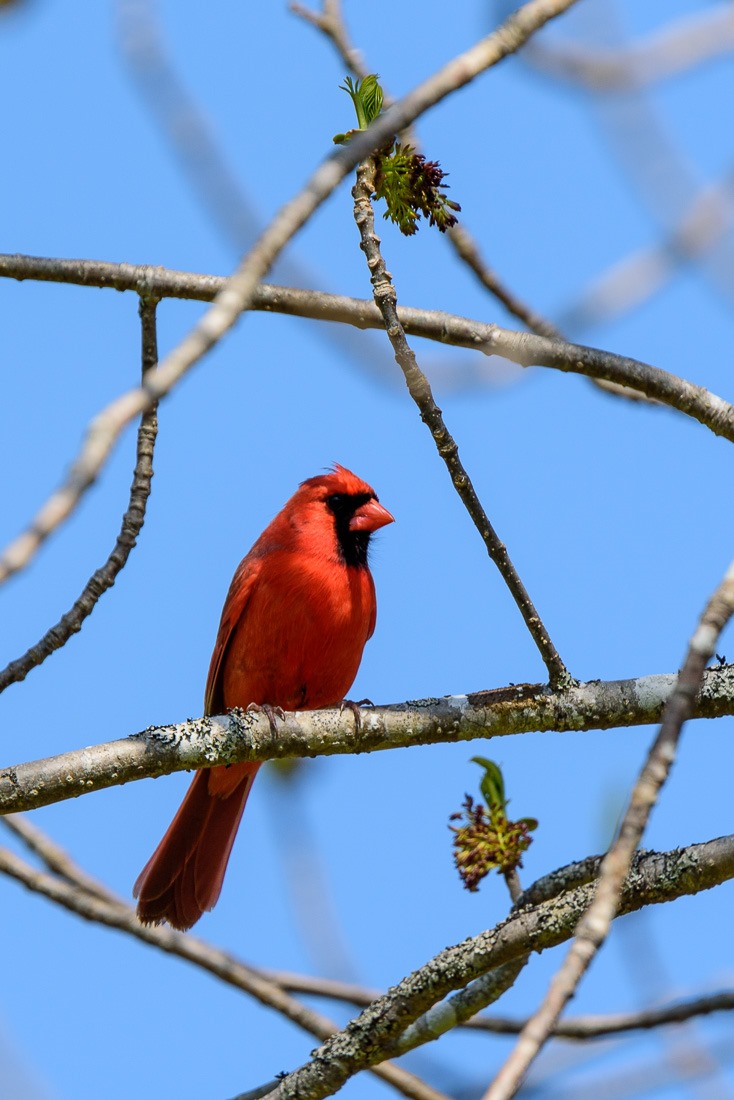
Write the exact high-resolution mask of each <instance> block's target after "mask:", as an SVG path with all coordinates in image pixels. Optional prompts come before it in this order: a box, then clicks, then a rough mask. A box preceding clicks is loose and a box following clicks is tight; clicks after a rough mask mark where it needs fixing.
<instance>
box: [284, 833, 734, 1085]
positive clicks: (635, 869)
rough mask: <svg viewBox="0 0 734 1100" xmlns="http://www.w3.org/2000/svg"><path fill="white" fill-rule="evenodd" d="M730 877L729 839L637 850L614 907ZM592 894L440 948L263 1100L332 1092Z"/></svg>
mask: <svg viewBox="0 0 734 1100" xmlns="http://www.w3.org/2000/svg"><path fill="white" fill-rule="evenodd" d="M733 876H734V837H726V838H721V839H720V840H716V841H711V842H709V844H703V845H692V846H691V847H690V848H686V849H684V850H683V851H678V852H666V853H650V852H638V853H637V854H636V856H635V857H634V859H633V864H632V870H631V871H630V874H629V875H628V877H627V880H626V883H625V888H624V892H623V894H622V899H621V904H620V907H619V910H618V913H619V914H622V913H627V912H632V911H633V910H636V909H638V908H641V907H642V906H643V905H646V904H650V903H651V902H652V903H660V902H662V901H663V900H672V898H673V896H682V892H689V891H691V890H692V892H694V893H695V892H698V891H699V890H700V889H702V888H703V889H705V888H707V887H709V886H714V885H718V884H719V883H720V882H723V881H725V880H726V879H728V878H731V877H733ZM673 883H675V885H673ZM684 884H685V885H684ZM593 894H594V886H592V885H587V886H581V887H578V888H577V889H575V890H572V891H570V892H569V893H567V894H564V895H563V896H562V897H561V898H558V899H553V900H552V901H547V902H543V903H542V904H541V905H539V906H536V907H531V908H530V909H521V910H519V911H518V912H516V913H513V914H511V915H510V916H509V917H508V918H507V920H506V921H504V922H503V923H502V924H499V925H498V926H497V927H496V928H494V929H491V930H489V931H487V932H483V933H481V935H479V936H476V937H474V938H473V939H469V940H465V941H464V942H463V943H461V944H457V945H456V946H455V947H448V948H446V949H445V950H444V951H441V952H440V953H439V954H438V955H436V956H435V957H434V958H433V959H432V960H431V961H430V962H429V963H427V964H426V965H425V966H423V967H421V968H420V970H416V971H414V972H413V973H412V974H410V975H409V976H408V977H406V978H404V979H403V980H402V981H401V982H399V983H398V984H397V985H396V986H394V987H393V988H392V989H391V990H390V991H389V992H388V993H387V994H385V995H384V996H383V997H380V998H379V999H378V1000H377V1001H375V1002H373V1003H372V1004H371V1005H370V1006H369V1007H368V1008H367V1009H366V1010H365V1011H364V1012H362V1013H361V1014H360V1016H358V1017H357V1018H356V1019H355V1020H352V1021H351V1023H350V1024H349V1025H348V1027H347V1028H346V1029H345V1030H343V1031H341V1032H339V1034H338V1035H335V1036H333V1038H331V1039H329V1040H327V1042H326V1043H324V1045H323V1046H322V1047H320V1048H319V1050H317V1051H316V1052H315V1053H314V1056H313V1059H312V1060H311V1061H310V1062H308V1063H307V1064H306V1065H304V1066H302V1067H301V1068H300V1069H299V1070H296V1071H295V1073H292V1074H289V1075H288V1077H286V1078H285V1079H284V1080H283V1081H282V1082H281V1083H280V1084H279V1085H278V1087H277V1089H275V1090H274V1091H273V1092H272V1093H271V1100H296V1098H298V1100H321V1098H322V1097H324V1096H330V1095H333V1093H335V1092H337V1091H338V1089H339V1088H341V1086H342V1085H343V1084H344V1083H345V1082H346V1081H347V1080H349V1078H350V1077H353V1076H354V1074H355V1073H358V1072H360V1071H361V1070H363V1069H366V1068H367V1066H369V1065H373V1064H374V1063H375V1062H378V1061H380V1059H381V1058H383V1057H388V1056H391V1055H392V1053H393V1051H394V1050H395V1049H398V1048H399V1045H400V1037H401V1035H403V1034H404V1033H405V1032H406V1030H407V1028H408V1027H409V1026H410V1025H411V1024H414V1023H415V1022H416V1021H417V1020H418V1019H419V1018H420V1017H421V1016H423V1014H424V1013H426V1012H428V1011H429V1010H430V1009H432V1007H433V1005H435V1004H437V1003H438V1002H439V1001H440V1000H441V999H442V998H444V997H445V996H447V995H448V994H449V993H451V992H452V991H453V990H454V989H458V988H462V987H464V986H466V985H467V984H468V983H469V982H470V981H472V980H474V979H475V978H479V977H480V976H482V975H483V974H488V973H489V972H490V971H491V970H495V969H497V968H499V967H504V966H505V965H507V964H508V963H511V962H513V961H515V962H516V961H517V960H519V959H521V958H522V957H523V956H524V955H525V954H527V953H528V951H540V950H545V949H546V948H548V947H552V946H556V945H557V944H558V943H560V942H563V941H564V940H566V939H569V938H570V937H571V935H573V929H574V928H575V926H576V924H577V922H578V920H579V919H580V917H581V916H582V914H583V913H584V912H585V910H586V909H587V908H588V906H589V902H590V901H591V898H592V897H593Z"/></svg>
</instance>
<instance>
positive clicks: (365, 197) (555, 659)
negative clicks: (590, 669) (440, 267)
mask: <svg viewBox="0 0 734 1100" xmlns="http://www.w3.org/2000/svg"><path fill="white" fill-rule="evenodd" d="M374 174H375V170H374V162H373V161H372V160H367V161H364V162H363V163H362V164H361V165H360V166H359V168H358V169H357V182H356V183H355V185H354V188H353V189H352V195H353V197H354V220H355V222H356V223H357V228H358V229H359V234H360V247H361V249H362V251H363V252H364V255H365V259H366V260H367V267H368V268H369V272H370V282H371V283H372V289H373V293H374V298H375V304H376V306H377V308H378V309H379V311H380V313H381V315H382V320H383V323H384V325H385V331H386V333H387V337H388V339H389V341H390V343H391V345H392V348H393V352H394V353H395V361H396V363H397V364H398V366H399V367H400V369H401V371H402V372H403V376H404V378H405V384H406V386H407V387H408V392H409V393H410V396H411V397H412V398H413V400H414V402H415V403H416V405H417V406H418V411H419V412H420V415H421V420H422V421H423V423H424V424H425V425H426V427H427V428H428V430H429V431H430V433H431V435H432V436H433V441H434V443H435V444H436V449H437V450H438V453H439V455H440V457H441V458H442V459H443V461H444V463H445V464H446V468H447V470H448V472H449V477H450V478H451V482H452V484H453V486H454V489H456V492H457V493H458V495H459V498H460V500H461V502H462V504H463V505H464V507H465V508H466V510H467V512H468V513H469V516H470V517H471V520H472V522H473V524H474V526H475V527H476V529H477V531H478V532H479V534H480V536H481V539H482V541H483V543H484V546H485V548H486V550H487V553H488V554H489V556H490V558H491V559H492V561H493V562H494V564H495V565H496V566H497V568H498V570H499V572H500V575H501V577H502V579H503V580H504V582H505V584H506V585H507V587H508V588H509V590H510V594H511V595H512V598H513V599H514V601H515V603H516V604H517V607H518V609H519V611H520V614H521V615H522V617H523V619H524V621H525V625H526V626H527V628H528V630H529V632H530V636H531V637H532V639H533V641H534V642H535V645H536V646H537V648H538V651H539V653H540V656H541V657H542V659H543V663H544V665H545V667H546V668H547V670H548V679H549V682H550V683H551V685H552V686H553V687H565V686H566V685H567V684H569V683H571V682H572V677H571V676H570V674H569V672H568V670H567V669H566V666H565V664H564V663H563V661H562V659H561V657H560V654H559V653H558V651H557V650H556V647H555V646H554V644H553V642H552V640H551V637H550V634H549V633H548V631H547V630H546V627H545V624H544V623H543V620H542V619H541V618H540V615H539V614H538V612H537V610H536V608H535V604H534V603H533V601H532V600H531V598H530V594H529V593H528V591H527V589H526V588H525V585H524V584H523V582H522V580H521V578H520V574H519V573H518V572H517V570H516V569H515V566H514V565H513V564H512V561H511V559H510V555H509V554H508V553H507V548H506V546H505V545H504V543H503V542H502V541H501V540H500V538H499V536H498V535H497V532H496V531H495V529H494V527H493V526H492V524H491V523H490V520H489V516H488V515H487V513H486V511H485V510H484V508H483V506H482V503H481V501H480V500H479V497H478V496H477V493H476V490H475V488H474V485H473V484H472V481H471V478H470V477H469V474H468V473H467V471H466V469H465V467H464V464H463V463H462V461H461V459H460V458H459V448H458V445H457V443H456V441H455V439H454V438H453V436H452V435H451V433H450V432H449V430H448V428H447V427H446V422H445V421H444V418H443V414H442V412H441V410H440V409H439V407H438V405H437V404H436V402H435V400H434V397H433V392H432V391H431V386H430V384H429V382H428V379H427V378H426V376H425V374H424V373H423V371H422V370H421V369H420V367H419V366H418V360H417V359H416V357H415V353H414V352H413V349H412V348H411V347H410V345H409V344H408V341H407V340H406V337H405V330H404V328H403V326H402V325H401V324H400V319H399V317H398V312H397V300H398V299H397V294H396V291H395V287H394V286H393V283H392V280H391V278H390V273H389V272H388V270H387V267H386V264H385V260H384V259H383V256H382V252H381V250H380V240H379V237H378V236H377V234H376V233H375V219H374V211H373V209H372V194H373V192H374V190H375V179H374Z"/></svg>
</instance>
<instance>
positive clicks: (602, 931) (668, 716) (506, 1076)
mask: <svg viewBox="0 0 734 1100" xmlns="http://www.w3.org/2000/svg"><path fill="white" fill-rule="evenodd" d="M732 614H734V562H732V564H731V565H730V566H729V569H728V570H727V573H726V574H725V576H724V579H723V580H722V582H721V584H720V585H719V587H718V588H717V589H716V591H715V592H714V594H713V595H712V597H711V599H710V600H709V602H708V604H707V606H706V608H705V610H704V612H703V615H702V616H701V619H700V622H699V625H698V627H697V629H696V631H695V633H694V635H693V637H692V638H691V641H690V644H689V647H688V653H687V655H686V659H685V663H684V665H683V668H682V669H681V672H680V675H679V677H678V682H677V683H676V686H675V689H674V691H673V694H672V695H671V697H670V699H669V700H668V702H667V704H666V706H665V712H664V714H663V721H662V724H661V727H660V731H659V733H658V735H657V737H656V738H655V741H654V742H653V745H652V747H651V748H650V752H649V753H648V756H647V760H646V761H645V764H644V767H643V768H642V771H641V772H640V775H639V777H638V779H637V782H636V783H635V786H634V788H633V790H632V794H631V797H630V801H629V805H628V807H627V810H626V812H625V815H624V818H623V819H622V824H621V826H620V830H619V836H618V838H617V839H616V841H615V842H614V843H613V844H612V846H611V848H610V849H609V851H608V853H607V855H606V856H605V857H604V861H603V863H602V867H601V874H600V876H599V884H598V886H597V889H596V893H595V895H594V899H593V901H592V903H591V904H590V906H589V909H588V911H587V912H586V913H585V914H584V916H583V918H582V920H581V921H580V922H579V926H578V928H577V929H576V932H575V938H574V942H573V944H572V945H571V948H570V949H569V951H568V954H567V956H566V958H565V960H564V962H563V965H562V966H561V968H560V969H559V971H558V973H557V974H556V975H555V976H554V978H553V980H552V981H551V984H550V986H549V989H548V992H547V994H546V996H545V998H544V1000H543V1002H542V1004H541V1005H540V1007H539V1008H538V1010H537V1011H536V1012H535V1013H534V1015H533V1016H532V1017H531V1018H530V1020H528V1022H527V1024H526V1025H525V1027H524V1028H523V1030H522V1032H521V1033H520V1037H519V1039H518V1042H517V1045H516V1046H515V1048H514V1049H513V1051H512V1052H511V1054H510V1056H509V1057H508V1058H507V1060H506V1062H505V1063H504V1065H503V1066H502V1068H501V1069H500V1071H499V1073H498V1074H497V1076H496V1077H495V1078H494V1080H493V1082H492V1084H491V1085H490V1087H489V1088H488V1089H487V1092H486V1093H485V1100H508V1098H509V1097H512V1096H514V1095H515V1094H516V1093H517V1091H518V1089H519V1088H520V1086H521V1085H522V1082H523V1080H524V1078H525V1075H526V1073H527V1070H528V1068H529V1067H530V1065H531V1064H532V1062H533V1061H534V1059H535V1057H536V1056H537V1054H538V1053H539V1051H540V1050H541V1049H542V1047H543V1045H544V1044H545V1042H546V1041H547V1039H548V1037H549V1036H550V1034H551V1033H552V1031H553V1028H554V1027H555V1024H556V1021H557V1020H558V1018H559V1016H560V1014H561V1012H562V1011H563V1009H564V1008H565V1006H566V1004H567V1003H568V1001H569V1000H570V998H571V997H572V996H573V995H574V993H575V991H576V989H577V987H578V984H579V982H580V981H581V979H582V977H583V976H584V974H585V973H586V970H587V969H588V967H589V965H590V964H591V961H592V959H593V958H594V956H595V955H596V953H597V951H598V950H599V948H600V947H601V945H602V944H603V943H604V940H605V939H606V937H607V935H608V932H609V928H610V927H611V923H612V921H613V920H614V916H615V914H616V912H617V909H618V906H619V904H620V897H621V892H622V889H623V883H624V880H625V877H626V875H627V873H628V871H629V867H630V864H631V862H632V858H633V856H634V852H635V849H636V848H637V846H638V844H639V843H640V840H641V838H642V835H643V833H644V830H645V826H646V825H647V822H648V820H649V817H650V814H651V812H652V809H653V807H654V805H655V803H656V802H657V799H658V796H659V793H660V790H661V789H662V787H663V785H664V783H665V781H666V780H667V778H668V775H669V774H670V769H671V767H672V764H673V761H674V759H675V754H676V749H677V745H678V740H679V738H680V733H681V729H682V727H683V725H684V723H685V722H686V721H687V720H688V719H689V718H690V717H691V716H692V715H693V712H694V707H695V700H696V697H697V695H698V692H699V690H700V687H701V683H702V681H703V677H704V671H705V668H706V665H707V664H708V662H709V661H710V660H711V658H712V657H713V655H714V652H715V649H716V644H717V642H718V639H719V636H720V634H721V631H722V630H723V629H724V627H725V626H726V624H727V622H728V621H729V619H730V618H731V616H732Z"/></svg>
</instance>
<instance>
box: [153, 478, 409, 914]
mask: <svg viewBox="0 0 734 1100" xmlns="http://www.w3.org/2000/svg"><path fill="white" fill-rule="evenodd" d="M392 522H393V517H392V516H391V515H390V513H389V512H388V511H387V509H386V508H383V506H382V505H381V504H380V503H379V501H378V499H377V496H376V495H375V492H374V490H373V489H371V488H370V486H369V485H367V484H366V482H364V481H361V480H360V478H358V477H356V476H355V475H354V474H353V473H351V472H350V471H349V470H346V469H344V467H343V466H334V468H333V471H332V472H330V473H327V474H323V475H321V476H320V477H312V478H309V480H308V481H304V482H303V483H302V484H301V486H300V487H299V489H298V491H297V492H296V493H294V495H293V496H292V497H291V498H290V500H289V501H288V502H287V504H286V505H285V507H284V508H283V510H282V511H281V512H279V513H278V515H277V516H276V517H275V519H274V520H273V521H272V523H271V524H270V526H269V527H267V528H266V529H265V531H263V533H262V535H261V536H260V538H259V539H258V540H257V542H256V543H255V545H254V546H253V547H252V549H251V550H250V552H249V554H247V556H246V557H245V558H243V560H242V561H241V562H240V564H239V566H238V568H237V571H236V573H235V575H234V578H233V579H232V584H231V585H230V589H229V592H228V593H227V599H226V600H225V602H224V610H223V611H222V620H221V622H220V624H219V633H218V634H217V640H216V644H215V646H214V653H213V654H212V659H211V664H210V666H209V676H208V678H207V683H206V697H205V702H204V709H205V713H206V714H223V713H224V712H225V711H227V710H228V709H230V708H231V707H247V706H248V705H249V704H256V705H259V706H260V707H262V708H263V709H264V710H266V712H267V713H268V716H269V718H270V720H271V724H272V722H273V714H274V711H275V710H277V709H278V708H283V709H284V710H317V709H318V708H319V707H328V706H334V705H336V704H339V703H340V702H342V701H343V700H344V696H345V695H346V693H347V691H348V690H349V688H350V687H351V685H352V682H353V681H354V677H355V676H356V675H357V669H358V668H359V663H360V661H361V659H362V650H363V649H364V646H365V643H366V641H367V639H368V638H369V637H371V635H372V632H373V631H374V629H375V618H376V614H377V605H376V602H375V585H374V581H373V580H372V574H371V573H370V570H369V566H368V564H367V550H368V546H369V541H370V536H371V535H372V533H373V532H374V531H376V530H377V529H378V528H379V527H384V526H385V524H387V523H392ZM259 767H260V762H259V761H253V762H252V763H249V764H233V765H231V767H216V768H210V769H206V770H204V771H199V772H197V773H196V775H195V776H194V779H193V782H192V783H191V786H190V787H189V789H188V791H187V793H186V796H185V798H184V800H183V802H182V803H181V805H180V807H179V809H178V812H177V813H176V816H175V817H174V819H173V821H172V822H171V824H170V825H169V827H168V831H167V832H166V834H165V836H164V837H163V839H162V840H161V842H160V844H159V845H158V847H157V848H156V850H155V852H154V853H153V855H152V856H151V858H150V859H149V860H148V862H147V863H146V865H145V867H144V868H143V870H142V872H141V874H140V876H139V878H138V880H137V882H136V883H135V887H134V891H133V893H134V896H135V897H137V899H138V918H139V919H140V920H141V921H142V922H143V923H144V924H154V923H158V922H160V921H168V923H169V924H170V925H172V926H173V927H174V928H179V929H181V930H182V931H185V930H186V929H188V928H191V926H192V925H193V924H195V923H196V921H197V920H198V919H199V917H200V916H201V915H202V913H204V912H206V911H207V910H209V909H213V908H214V905H215V904H216V901H217V899H218V897H219V893H220V891H221V889H222V882H223V880H224V873H225V871H226V869H227V862H228V860H229V855H230V852H231V851H232V845H233V843H234V838H235V836H236V834H237V828H238V826H239V823H240V818H241V817H242V812H243V810H244V808H245V803H246V802H247V796H248V795H249V793H250V789H251V787H252V784H253V780H254V779H255V776H256V775H257V771H258V768H259Z"/></svg>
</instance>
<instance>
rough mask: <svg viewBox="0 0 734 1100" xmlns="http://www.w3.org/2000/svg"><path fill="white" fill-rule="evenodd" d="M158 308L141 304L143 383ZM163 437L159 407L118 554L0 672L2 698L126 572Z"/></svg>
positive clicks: (153, 301)
mask: <svg viewBox="0 0 734 1100" xmlns="http://www.w3.org/2000/svg"><path fill="white" fill-rule="evenodd" d="M157 304H158V299H157V298H154V297H153V298H152V297H143V296H141V298H140V325H141V346H142V377H143V379H145V376H146V374H147V373H148V371H151V370H154V369H155V366H156V363H157V362H158V342H157V336H156V306H157ZM157 434H158V414H157V405H155V404H154V405H152V406H151V407H150V408H149V409H146V411H145V412H144V413H143V415H142V416H141V418H140V427H139V428H138V436H137V443H136V452H135V453H136V460H135V470H134V471H133V482H132V485H131V486H130V499H129V502H128V506H127V508H126V510H125V514H124V515H123V517H122V524H121V527H120V533H119V535H118V536H117V541H116V542H115V545H114V547H113V549H112V552H111V553H110V555H109V557H108V558H107V561H106V562H105V563H104V565H103V566H101V567H100V568H99V569H97V571H96V572H95V573H93V574H92V576H91V577H90V578H89V580H88V581H87V583H86V584H85V586H84V588H83V589H82V592H81V594H80V596H79V597H78V598H77V600H76V601H75V602H74V604H73V605H72V607H71V608H70V609H69V610H68V611H67V612H66V613H65V614H64V615H62V616H61V618H60V619H59V621H58V622H57V623H56V624H55V625H54V626H52V627H51V628H50V629H49V630H47V631H46V633H45V634H44V635H43V637H42V638H41V639H40V640H39V641H37V642H36V644H35V645H33V646H31V647H30V649H29V650H27V652H26V653H24V654H23V656H22V657H17V658H16V659H15V660H14V661H11V662H10V663H9V664H8V665H6V667H5V668H4V669H2V671H0V692H2V691H4V690H5V688H6V687H9V685H10V684H17V683H19V682H20V681H21V680H24V679H25V678H26V676H27V675H28V673H29V672H30V671H31V669H34V668H37V667H38V665H40V664H43V662H44V661H45V660H46V658H47V657H50V656H51V654H52V653H55V652H56V650H57V649H61V648H62V646H64V645H66V643H67V642H68V640H69V638H71V637H72V635H73V634H76V633H77V632H78V631H80V630H81V628H82V625H83V623H84V620H85V619H86V618H87V617H88V616H89V615H91V613H92V611H94V608H95V607H96V605H97V601H98V600H99V599H100V597H101V596H102V595H103V594H104V593H105V592H106V591H107V590H108V589H109V588H111V587H112V585H113V584H114V583H115V581H116V579H117V577H118V576H119V574H120V572H121V571H122V570H123V569H124V568H125V565H126V563H127V559H128V558H129V556H130V552H131V551H132V549H133V547H134V546H135V544H136V543H137V540H138V535H139V534H140V531H141V529H142V527H143V524H144V523H145V510H146V507H147V504H148V498H149V496H150V488H151V481H152V478H153V451H154V448H155V441H156V436H157Z"/></svg>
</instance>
